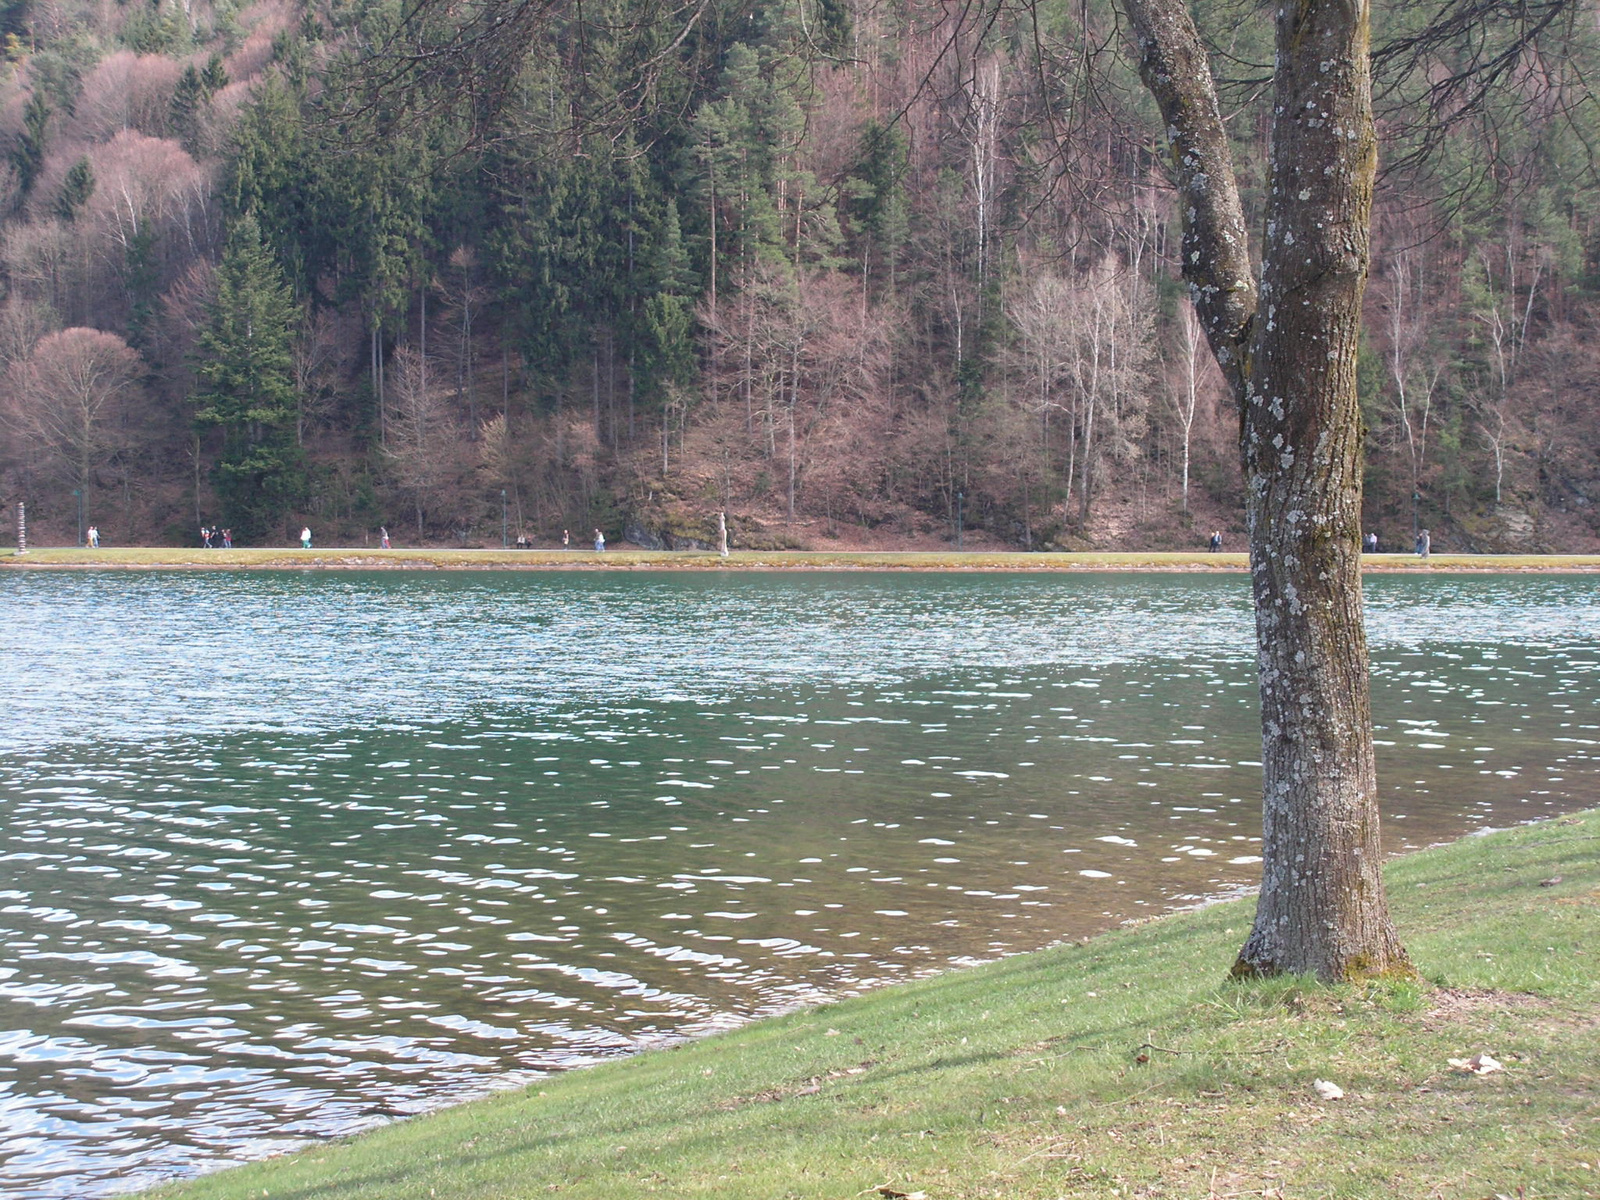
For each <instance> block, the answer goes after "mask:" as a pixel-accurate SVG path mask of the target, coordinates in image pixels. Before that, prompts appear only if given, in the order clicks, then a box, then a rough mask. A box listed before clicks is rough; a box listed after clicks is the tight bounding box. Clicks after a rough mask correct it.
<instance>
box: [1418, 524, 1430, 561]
mask: <svg viewBox="0 0 1600 1200" xmlns="http://www.w3.org/2000/svg"><path fill="white" fill-rule="evenodd" d="M1432 552H1433V538H1432V537H1431V536H1430V535H1429V533H1428V531H1427V530H1426V529H1423V530H1419V531H1418V533H1417V557H1418V558H1427V557H1428V555H1429V554H1431V553H1432Z"/></svg>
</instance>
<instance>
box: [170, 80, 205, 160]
mask: <svg viewBox="0 0 1600 1200" xmlns="http://www.w3.org/2000/svg"><path fill="white" fill-rule="evenodd" d="M205 102H206V85H205V84H204V83H203V82H202V81H201V79H200V72H199V71H197V70H195V68H194V64H193V63H190V64H189V65H188V66H187V67H185V68H184V69H183V74H182V75H180V76H178V85H177V86H176V87H175V88H173V90H172V105H171V109H170V116H169V119H168V121H169V124H170V125H171V127H172V132H173V133H174V134H175V135H176V136H177V138H178V141H180V142H182V143H183V148H184V149H185V150H187V151H189V152H190V153H191V154H193V153H194V152H195V141H196V138H197V135H198V134H199V131H200V110H201V108H202V106H203V105H204V104H205Z"/></svg>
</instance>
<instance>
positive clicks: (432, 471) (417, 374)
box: [383, 346, 458, 540]
mask: <svg viewBox="0 0 1600 1200" xmlns="http://www.w3.org/2000/svg"><path fill="white" fill-rule="evenodd" d="M389 370H390V374H391V383H390V386H389V388H388V390H387V391H386V392H385V394H384V406H385V410H386V411H385V416H384V419H385V424H386V426H387V428H388V431H389V437H388V442H387V444H386V445H385V446H384V449H383V455H384V457H385V458H386V459H387V460H388V461H389V465H390V470H391V471H392V473H393V476H394V481H395V483H396V484H397V485H399V487H400V489H401V491H403V492H405V493H406V494H407V495H408V496H409V497H410V498H411V503H412V507H413V510H414V512H415V514H416V518H417V537H418V539H419V540H420V539H421V538H422V537H423V536H424V535H425V524H426V522H425V518H426V515H427V509H428V503H429V501H430V500H431V499H433V498H434V496H435V493H437V492H438V490H439V488H440V486H441V485H442V484H443V483H444V482H445V480H446V479H447V478H448V477H449V473H450V451H451V449H452V448H453V447H454V446H455V445H456V443H457V441H458V438H457V433H458V431H457V430H456V429H455V427H454V424H453V422H452V420H451V414H450V408H449V405H448V403H447V402H446V401H445V398H444V397H443V396H442V395H441V394H440V393H439V392H438V391H437V390H435V389H433V388H430V387H429V386H428V371H427V364H426V362H425V361H424V359H423V357H422V355H421V354H419V353H418V352H417V351H416V350H415V349H413V348H412V347H410V346H402V347H400V349H398V350H396V351H395V352H394V356H393V358H392V359H391V360H390V366H389Z"/></svg>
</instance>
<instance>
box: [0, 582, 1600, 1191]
mask: <svg viewBox="0 0 1600 1200" xmlns="http://www.w3.org/2000/svg"><path fill="white" fill-rule="evenodd" d="M1368 596H1369V613H1370V617H1369V632H1370V638H1371V642H1372V646H1373V660H1374V675H1375V695H1374V705H1375V714H1376V718H1377V721H1378V738H1379V743H1380V773H1381V779H1382V784H1383V787H1384V793H1385V797H1386V806H1387V812H1386V815H1387V816H1388V817H1389V818H1390V823H1389V826H1388V836H1389V840H1390V842H1391V844H1393V845H1394V846H1396V847H1401V846H1406V845H1420V844H1426V843H1427V842H1430V841H1433V840H1437V839H1439V838H1443V837H1448V836H1452V835H1453V834H1456V833H1459V832H1461V831H1463V830H1466V829H1470V828H1473V827H1476V826H1480V825H1483V824H1505V823H1510V822H1511V821H1515V820H1518V819H1524V818H1527V817H1532V816H1536V815H1545V814H1547V813H1548V812H1550V811H1559V810H1560V809H1562V808H1571V807H1576V806H1579V805H1581V804H1587V803H1593V802H1594V800H1595V795H1594V778H1595V776H1594V755H1595V745H1596V738H1597V736H1600V735H1597V733H1596V727H1597V720H1596V701H1597V696H1600V688H1597V686H1596V685H1597V671H1600V663H1597V661H1596V659H1597V655H1596V653H1595V649H1594V646H1595V642H1596V634H1597V632H1600V621H1597V605H1596V602H1595V595H1594V588H1593V585H1592V584H1591V583H1590V582H1589V581H1588V580H1587V579H1583V578H1574V577H1548V576H1546V577H1537V578H1499V577H1489V578H1484V577H1473V578H1441V579H1423V580H1413V579H1381V580H1374V581H1370V582H1369V589H1368ZM0 621H3V623H4V627H5V629H6V631H7V632H8V633H9V634H10V635H11V636H10V641H11V644H12V645H13V646H15V647H17V661H18V663H19V665H20V668H21V669H20V670H13V671H12V672H10V673H9V674H7V675H6V676H4V677H3V678H0V699H3V704H4V709H3V710H4V711H5V712H6V713H7V714H8V719H7V721H6V723H5V726H4V728H3V730H0V788H3V789H4V795H5V798H6V804H5V807H4V810H3V811H4V817H3V819H0V862H3V863H4V874H3V875H0V888H3V890H0V1013H3V1014H4V1019H3V1020H0V1115H3V1116H4V1120H5V1124H4V1129H5V1132H4V1133H3V1134H0V1179H3V1180H4V1182H5V1184H6V1191H7V1194H8V1195H16V1196H19V1197H27V1198H29V1200H44V1198H51V1200H54V1198H58V1197H67V1196H89V1195H97V1194H104V1193H106V1192H115V1191H119V1190H124V1189H126V1188H129V1187H133V1186H136V1185H139V1184H141V1183H146V1182H150V1181H152V1180H154V1179H157V1178H160V1177H162V1176H164V1175H167V1174H174V1173H176V1174H187V1173H192V1172H194V1171H197V1170H200V1169H204V1168H206V1167H208V1166H211V1165H215V1164H216V1163H218V1162H225V1161H236V1160H239V1159H243V1158H248V1157H252V1156H257V1155H260V1154H263V1153H268V1152H271V1151H272V1150H274V1149H277V1148H280V1147H282V1146H284V1145H287V1144H291V1143H292V1142H294V1141H296V1140H298V1139H303V1138H306V1137H323V1136H329V1135H333V1134H338V1133H345V1132H349V1131H352V1130H355V1129H359V1128H363V1127H365V1126H367V1125H370V1124H373V1123H376V1122H381V1121H383V1120H387V1119H389V1118H390V1117H392V1116H394V1115H397V1114H402V1113H409V1112H415V1111H421V1110H424V1109H426V1108H430V1107H435V1106H437V1105H439V1104H442V1103H446V1102H449V1101H452V1100H456V1099H461V1098H464V1097H466V1096H469V1095H476V1094H481V1093H482V1092H483V1091H484V1090H486V1089H488V1088H490V1087H496V1086H513V1085H515V1084H516V1083H518V1082H522V1081H526V1080H527V1079H529V1078H532V1077H535V1076H536V1075H537V1074H538V1073H541V1072H545V1071H549V1070H553V1069H559V1068H562V1067H566V1066H570V1065H573V1064H576V1063H581V1062H587V1061H594V1060H596V1059H599V1058H603V1057H607V1056H610V1055H615V1054H619V1053H625V1052H628V1051H630V1050H633V1049H636V1048H638V1047H641V1046H646V1045H652V1044H658V1043H660V1042H661V1041H663V1040H670V1039H673V1038H677V1037H681V1036H686V1035H692V1034H695V1033H699V1032H704V1031H706V1030H710V1029H716V1028H721V1027H725V1026H726V1025H728V1024H729V1023H733V1022H737V1021H739V1020H744V1019H748V1018H749V1017H752V1016H756V1015H760V1014H762V1013H766V1012H772V1011H778V1010H782V1009H785V1008H789V1007H793V1006H794V1005H796V1004H799V1003H805V1002H812V1001H816V1000H819V999H821V998H824V997H827V996H832V995H838V994H841V993H843V992H848V991H851V990H856V989H860V988H864V987H870V986H873V985H876V984H879V983H882V982H887V981H892V980H895V979H903V978H907V977H911V976H914V975H917V974H921V973H925V972H927V971H929V970H935V969H939V968H941V967H945V966H948V965H951V964H955V963H963V962H970V961H976V960H981V959H984V958H992V957H994V956H996V955H999V954H1005V953H1011V952H1015V951H1018V950H1023V949H1028V948H1032V947H1036V946H1040V945H1044V944H1047V943H1049V942H1051V941H1054V940H1058V939H1061V938H1065V937H1076V936H1080V935H1082V934H1083V933H1086V932H1090V931H1092V930H1094V929H1097V928H1100V927H1103V926H1105V925H1106V924H1108V923H1112V922H1115V921H1116V920H1119V919H1122V918H1125V917H1127V916H1130V915H1136V914H1139V913H1147V912H1151V911H1160V910H1162V909H1164V908H1169V907H1173V906H1176V905H1180V904H1183V903H1189V902H1193V901H1194V900H1196V899H1198V898H1200V897H1202V896H1205V895H1209V894H1215V893H1217V892H1221V891H1227V890H1231V889H1237V888H1240V887H1243V886H1246V885H1248V884H1249V883H1251V882H1252V881H1253V871H1254V865H1255V864H1257V863H1258V862H1259V855H1258V854H1257V853H1256V841H1257V838H1256V834H1257V826H1258V824H1259V816H1258V806H1257V801H1256V796H1255V792H1256V789H1257V788H1258V786H1259V784H1258V778H1257V770H1256V766H1257V764H1256V763H1255V758H1256V757H1257V749H1258V745H1259V743H1258V738H1259V734H1258V733H1257V731H1256V727H1255V721H1256V703H1255V689H1254V677H1253V670H1252V666H1251V662H1250V639H1251V627H1250V614H1249V607H1248V598H1247V595H1246V593H1245V586H1244V581H1243V580H1242V579H1241V578H1238V577H1221V578H1218V577H1209V576H1208V577H1197V576H1148V575H1138V576H1093V577H1086V576H1071V577H1060V576H1057V577H1039V576H977V577H969V576H930V575H918V576H892V575H818V576H780V577H770V576H760V577H757V576H737V577H721V576H715V575H683V576H673V575H648V576H639V575H626V576H624V575H600V574H594V575H583V574H561V575H501V576H478V575H473V576H460V575H456V576H411V575H406V576H397V575H395V574H388V573H385V574H372V575H361V574H349V575H345V574H319V573H305V574H302V573H283V574H271V575H265V574H240V575H218V574H199V573H195V574H182V573H174V574H154V573H151V574H118V573H105V574H85V575H76V574H74V575H68V574H42V573H41V574H26V575H24V574H22V573H12V574H8V575H5V576H0Z"/></svg>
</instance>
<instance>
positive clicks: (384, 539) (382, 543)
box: [378, 525, 389, 550]
mask: <svg viewBox="0 0 1600 1200" xmlns="http://www.w3.org/2000/svg"><path fill="white" fill-rule="evenodd" d="M378 545H379V547H381V548H382V549H384V550H387V549H388V548H389V528H388V526H386V525H379V526H378Z"/></svg>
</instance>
